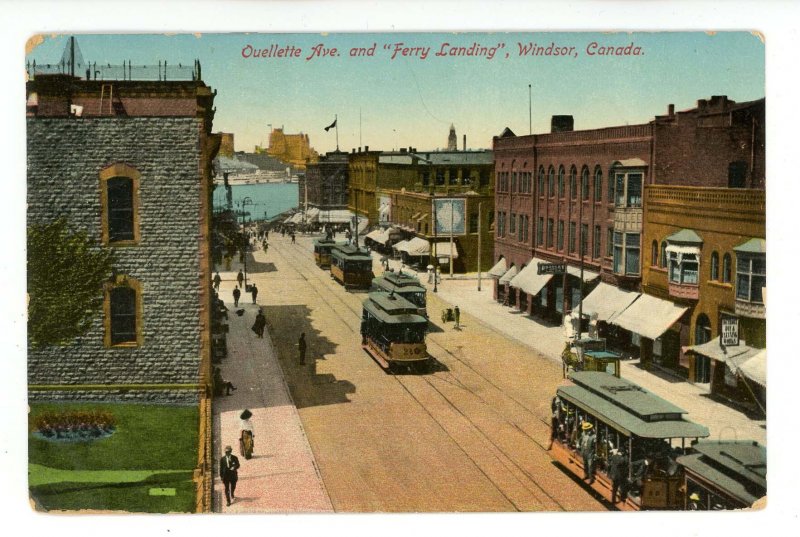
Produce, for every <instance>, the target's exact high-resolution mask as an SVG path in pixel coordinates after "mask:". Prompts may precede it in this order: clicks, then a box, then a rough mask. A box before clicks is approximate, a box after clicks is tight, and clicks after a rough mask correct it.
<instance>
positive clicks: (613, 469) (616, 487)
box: [608, 449, 628, 503]
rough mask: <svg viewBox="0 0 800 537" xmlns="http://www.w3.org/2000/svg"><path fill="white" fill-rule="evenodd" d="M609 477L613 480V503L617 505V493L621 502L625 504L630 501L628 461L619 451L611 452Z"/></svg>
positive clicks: (613, 450)
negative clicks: (627, 500)
mask: <svg viewBox="0 0 800 537" xmlns="http://www.w3.org/2000/svg"><path fill="white" fill-rule="evenodd" d="M608 477H610V478H611V503H617V491H619V499H620V501H621V502H622V503H625V500H626V499H628V459H626V458H625V456H624V455H623V454H622V453H620V452H619V450H618V449H612V450H611V457H609V459H608Z"/></svg>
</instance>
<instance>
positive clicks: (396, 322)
mask: <svg viewBox="0 0 800 537" xmlns="http://www.w3.org/2000/svg"><path fill="white" fill-rule="evenodd" d="M427 329H428V320H427V319H426V318H425V317H423V316H421V315H419V314H418V313H417V305H416V304H414V303H412V302H409V301H408V300H406V299H405V298H403V297H402V296H400V295H398V294H396V293H394V292H389V293H385V292H381V291H377V292H371V293H369V297H368V298H367V299H366V300H365V301H364V307H363V310H362V315H361V345H362V347H363V348H364V350H366V351H367V352H368V353H369V354H370V355H371V356H372V357H373V358H374V359H375V361H377V362H378V363H379V364H380V365H381V367H383V368H384V369H386V370H389V371H393V370H398V369H401V368H405V369H413V370H416V371H424V370H425V369H426V368H427V366H428V365H429V357H428V349H427V346H426V345H425V332H426V330H427Z"/></svg>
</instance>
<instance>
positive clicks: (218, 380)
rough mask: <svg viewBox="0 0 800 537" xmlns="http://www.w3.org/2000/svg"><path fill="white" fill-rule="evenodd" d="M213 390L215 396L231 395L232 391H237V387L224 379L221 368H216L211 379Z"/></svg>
mask: <svg viewBox="0 0 800 537" xmlns="http://www.w3.org/2000/svg"><path fill="white" fill-rule="evenodd" d="M211 389H212V391H213V392H214V395H222V393H223V392H225V395H230V394H231V392H232V391H234V390H236V386H234V385H233V383H232V382H230V381H228V380H225V379H223V378H222V370H221V369H220V368H219V367H215V368H214V374H213V376H212V378H211Z"/></svg>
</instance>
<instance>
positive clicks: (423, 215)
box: [417, 213, 428, 222]
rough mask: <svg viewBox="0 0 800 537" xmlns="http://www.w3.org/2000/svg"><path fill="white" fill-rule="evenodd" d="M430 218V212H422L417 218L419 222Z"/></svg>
mask: <svg viewBox="0 0 800 537" xmlns="http://www.w3.org/2000/svg"><path fill="white" fill-rule="evenodd" d="M427 218H428V213H422V214H421V215H420V217H419V218H417V222H422V221H423V220H426V219H427Z"/></svg>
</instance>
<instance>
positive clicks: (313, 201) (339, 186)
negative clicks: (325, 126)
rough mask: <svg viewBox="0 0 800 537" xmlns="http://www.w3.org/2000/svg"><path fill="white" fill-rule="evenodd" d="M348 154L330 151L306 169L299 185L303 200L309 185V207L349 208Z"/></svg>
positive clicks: (327, 208)
mask: <svg viewBox="0 0 800 537" xmlns="http://www.w3.org/2000/svg"><path fill="white" fill-rule="evenodd" d="M347 177H348V175H347V153H345V152H343V151H330V152H328V153H326V154H325V155H322V156H321V157H320V158H319V161H318V162H316V163H309V164H308V166H307V167H306V173H305V178H304V179H303V182H302V183H301V184H300V185H299V187H300V194H301V199H303V198H302V196H305V192H306V184H307V185H308V190H307V192H308V205H309V206H310V207H317V208H318V209H321V210H330V209H346V208H347Z"/></svg>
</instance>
